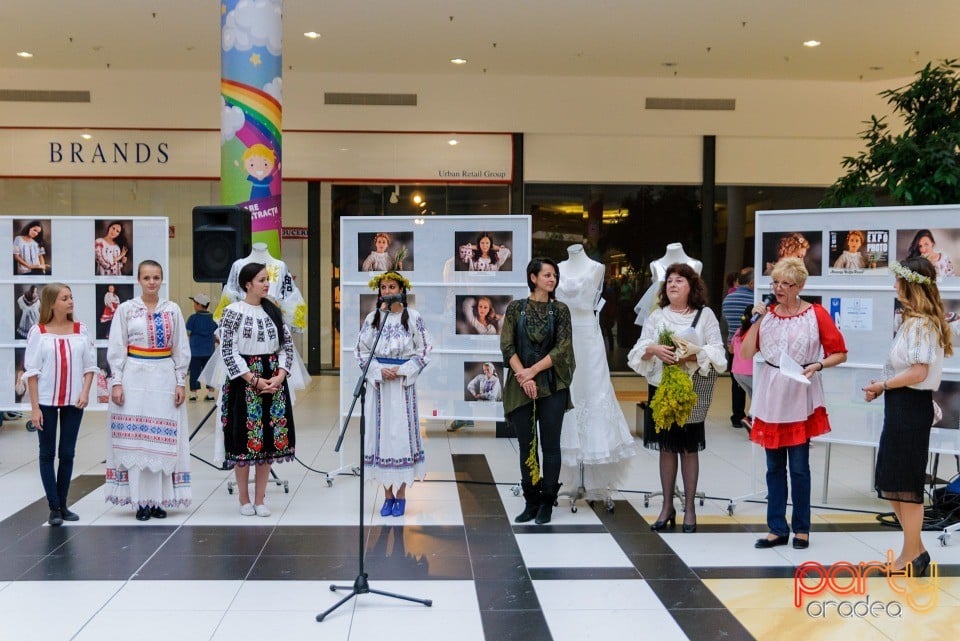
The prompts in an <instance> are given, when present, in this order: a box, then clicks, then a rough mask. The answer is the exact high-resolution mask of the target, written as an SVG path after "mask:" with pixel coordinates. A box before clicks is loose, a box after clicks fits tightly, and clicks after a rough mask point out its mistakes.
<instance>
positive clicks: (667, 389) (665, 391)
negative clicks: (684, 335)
mask: <svg viewBox="0 0 960 641" xmlns="http://www.w3.org/2000/svg"><path fill="white" fill-rule="evenodd" d="M657 343H658V344H659V345H673V346H674V347H676V345H675V344H674V341H673V332H671V331H670V330H669V329H667V328H664V329H662V330H660V334H659V335H658V336H657ZM696 404H697V393H696V392H694V391H693V379H691V378H690V376H688V375H687V373H686V372H685V371H684V369H683V367H682V366H681V365H680V364H675V365H667V364H664V366H663V375H662V376H661V377H660V386H659V387H657V392H656V394H654V395H653V399H652V400H651V401H650V410H651V411H652V412H653V424H654V427H655V429H656V431H657V432H660V431H662V430H667V429H670V426H672V425H673V424H674V423H676V424H677V425H681V426H682V425H684V424H686V422H687V419H688V418H690V412H692V411H693V408H694V407H695V406H696Z"/></svg>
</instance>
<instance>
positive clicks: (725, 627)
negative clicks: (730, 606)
mask: <svg viewBox="0 0 960 641" xmlns="http://www.w3.org/2000/svg"><path fill="white" fill-rule="evenodd" d="M670 614H671V615H673V618H674V620H675V621H676V622H677V624H678V625H679V626H680V629H681V630H683V632H684V634H686V635H687V638H689V639H690V641H753V639H754V637H753V635H752V634H750V633H749V632H748V631H747V629H746V628H745V627H743V625H742V624H741V623H740V622H739V621H737V619H736V617H735V616H733V614H732V613H731V612H730V611H729V610H725V609H717V610H704V609H697V610H673V611H671V612H670Z"/></svg>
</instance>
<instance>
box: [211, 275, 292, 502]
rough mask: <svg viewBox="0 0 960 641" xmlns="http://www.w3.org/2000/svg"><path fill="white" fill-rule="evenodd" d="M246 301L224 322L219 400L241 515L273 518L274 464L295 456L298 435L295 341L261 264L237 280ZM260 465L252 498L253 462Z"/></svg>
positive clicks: (233, 305) (230, 311) (231, 307)
mask: <svg viewBox="0 0 960 641" xmlns="http://www.w3.org/2000/svg"><path fill="white" fill-rule="evenodd" d="M237 280H238V283H239V285H240V289H241V290H243V291H244V292H246V295H245V296H244V299H243V300H241V301H238V302H236V303H231V304H230V305H228V306H227V308H226V309H224V311H223V317H222V318H221V320H220V332H221V334H220V353H221V355H222V356H223V362H224V364H225V366H226V368H227V377H228V380H227V382H226V383H225V384H224V387H223V394H222V396H221V399H220V415H221V426H222V428H223V439H224V448H225V450H226V460H227V462H228V464H232V465H233V466H234V472H235V474H236V478H237V494H238V497H239V499H240V514H242V515H244V516H253V515H254V514H256V515H257V516H263V517H266V516H270V509H269V508H268V507H267V506H266V505H265V504H264V500H265V498H266V492H267V482H268V481H269V480H270V465H271V464H272V463H282V462H284V461H291V460H293V455H294V448H295V446H296V434H295V432H294V425H293V405H292V403H291V400H290V390H289V387H288V386H287V375H288V374H289V372H290V370H291V368H292V367H293V340H292V339H291V338H290V331H289V330H288V329H287V327H286V325H284V324H283V317H282V316H281V313H280V309H279V308H278V307H277V306H276V305H274V304H273V303H272V302H271V301H270V300H269V299H268V298H267V294H268V293H269V291H270V278H269V275H268V274H267V267H266V265H264V264H263V263H247V264H246V265H244V266H243V268H242V269H241V270H240V273H239V276H238V278H237ZM251 465H254V466H256V468H257V470H256V475H255V478H254V498H253V502H251V501H250V489H249V487H248V484H249V481H250V466H251Z"/></svg>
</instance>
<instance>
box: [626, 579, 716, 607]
mask: <svg viewBox="0 0 960 641" xmlns="http://www.w3.org/2000/svg"><path fill="white" fill-rule="evenodd" d="M644 578H647V577H646V576H645V577H644ZM647 585H649V586H650V589H651V590H653V592H654V594H656V595H657V597H658V598H659V599H660V601H661V602H662V603H663V605H664V606H666V608H667V609H668V610H676V609H682V610H686V609H701V608H707V609H720V610H722V609H724V606H723V604H722V603H721V602H720V600H719V599H717V597H716V596H714V594H713V592H711V591H710V589H709V588H707V586H706V585H704V584H703V582H702V581H700V580H699V579H697V578H693V579H666V580H664V579H649V578H647Z"/></svg>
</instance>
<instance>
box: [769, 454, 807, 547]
mask: <svg viewBox="0 0 960 641" xmlns="http://www.w3.org/2000/svg"><path fill="white" fill-rule="evenodd" d="M766 452H767V528H768V529H769V530H770V533H771V534H776V535H777V536H789V534H790V528H789V527H787V463H788V462H789V465H790V496H791V498H792V499H793V516H792V517H791V525H792V526H793V533H794V534H809V533H810V444H809V443H804V444H803V445H792V446H790V447H781V448H779V449H776V450H766Z"/></svg>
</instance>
